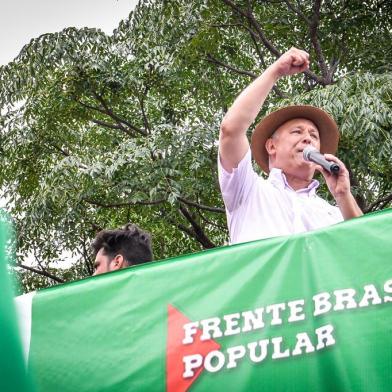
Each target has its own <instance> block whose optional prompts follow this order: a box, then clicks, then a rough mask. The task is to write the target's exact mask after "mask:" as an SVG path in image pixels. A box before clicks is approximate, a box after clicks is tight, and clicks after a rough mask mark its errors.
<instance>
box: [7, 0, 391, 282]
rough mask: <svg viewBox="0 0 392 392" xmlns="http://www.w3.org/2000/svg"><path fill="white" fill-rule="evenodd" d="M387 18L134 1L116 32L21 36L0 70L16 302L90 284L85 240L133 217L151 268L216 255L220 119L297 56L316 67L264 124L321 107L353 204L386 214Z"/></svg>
mask: <svg viewBox="0 0 392 392" xmlns="http://www.w3.org/2000/svg"><path fill="white" fill-rule="evenodd" d="M390 11H391V10H390V3H389V2H388V1H381V0H379V1H376V0H372V1H366V2H365V1H343V0H336V1H326V0H325V1H321V0H313V1H310V0H306V1H301V2H299V1H294V0H282V1H272V0H271V1H268V0H265V1H263V0H209V1H207V0H197V1H184V0H171V1H153V0H141V1H140V2H139V4H138V6H137V7H136V8H135V10H134V11H133V12H131V13H130V15H129V17H128V18H127V19H125V20H123V21H121V22H120V24H119V26H118V28H117V29H116V30H115V31H114V32H113V34H112V35H110V36H107V35H105V34H104V33H102V32H101V31H99V30H96V29H88V28H84V29H75V28H67V29H65V30H63V31H61V32H59V33H55V34H45V35H42V36H40V37H38V38H35V39H33V40H31V42H30V43H29V44H27V45H26V46H25V47H24V48H23V49H22V51H21V53H20V54H19V56H18V57H17V58H16V59H15V60H14V61H13V62H11V63H9V64H8V65H6V66H3V67H1V68H0V108H1V120H0V121H1V122H0V124H1V131H0V132H1V134H0V137H1V139H0V143H1V144H0V148H1V157H0V159H1V167H2V169H1V172H0V188H1V196H2V197H5V198H6V199H7V201H8V206H7V210H8V212H9V213H10V214H11V215H12V217H13V219H14V222H15V225H16V229H17V233H18V252H17V257H16V262H15V263H16V265H17V268H16V271H17V273H18V274H19V275H20V277H21V279H22V282H23V285H24V290H31V289H34V288H38V287H42V286H46V285H49V284H53V283H55V282H61V281H66V280H70V279H75V278H79V277H83V276H86V275H88V274H90V273H91V271H92V260H91V256H90V250H89V243H90V241H91V239H92V238H93V237H94V235H95V233H96V232H97V231H98V230H99V229H102V228H109V227H110V228H111V227H116V226H120V225H123V224H124V223H125V222H127V221H132V222H134V223H137V224H138V225H140V226H141V227H143V228H144V229H146V230H149V231H150V232H151V233H152V235H153V241H154V253H155V257H156V258H157V259H160V258H165V257H169V256H174V255H178V254H181V253H184V252H194V251H198V250H201V249H206V248H210V247H214V246H219V245H223V244H224V243H225V241H227V231H226V223H225V216H224V206H223V203H222V200H221V197H220V193H219V187H218V184H217V169H216V154H217V143H216V140H217V137H218V130H219V123H220V120H221V118H222V116H223V114H224V112H225V111H226V110H227V108H228V106H229V105H230V104H231V102H232V101H233V100H234V98H235V96H236V95H237V94H238V93H239V92H240V91H241V89H242V88H244V87H245V86H246V85H247V84H248V83H249V82H250V81H251V80H252V79H253V78H255V77H256V76H257V75H259V74H260V73H261V72H262V70H263V69H264V68H265V67H266V66H268V65H269V64H270V63H271V62H272V61H274V59H275V58H277V57H279V56H280V54H281V53H283V52H284V51H286V50H287V49H288V48H290V47H291V46H296V47H300V48H303V49H305V50H307V51H308V52H309V53H310V55H311V60H312V61H311V70H309V71H307V72H306V73H305V74H303V75H302V76H300V77H295V78H290V79H286V80H282V81H280V82H279V83H278V85H277V86H276V87H275V88H274V93H273V94H271V95H270V97H269V99H268V101H267V104H266V105H265V108H264V109H263V112H262V113H261V114H260V116H261V115H263V114H265V112H266V111H270V110H272V108H274V107H276V106H280V105H285V104H289V103H299V102H301V103H309V104H314V105H316V106H320V107H323V108H325V109H326V110H327V111H329V112H330V113H331V114H332V115H333V116H334V117H335V118H336V120H337V121H338V123H339V125H340V128H341V132H342V139H341V144H340V150H339V156H340V157H341V158H342V159H343V160H344V161H345V162H346V163H347V164H348V167H349V169H350V174H351V180H352V185H353V189H354V193H355V196H356V198H357V200H358V202H359V204H360V206H361V207H362V208H363V210H364V211H366V212H368V211H373V210H377V209H382V208H385V207H388V206H390V205H391V200H392V166H391V162H392V155H391V154H392V138H391V129H392V69H391V66H390V58H392V39H391V35H392V28H391V26H392V25H391V19H392V13H391V12H390ZM324 192H325V195H324V196H326V195H327V192H326V190H325V189H324ZM64 251H68V252H71V253H72V255H73V259H74V260H75V263H74V265H73V266H72V267H71V268H70V269H60V268H59V267H60V266H61V263H62V259H63V258H64V257H65V256H64ZM27 254H30V255H32V256H33V258H34V260H35V265H33V266H27V265H25V264H24V259H25V256H26V255H27ZM66 257H69V253H68V254H67V256H66Z"/></svg>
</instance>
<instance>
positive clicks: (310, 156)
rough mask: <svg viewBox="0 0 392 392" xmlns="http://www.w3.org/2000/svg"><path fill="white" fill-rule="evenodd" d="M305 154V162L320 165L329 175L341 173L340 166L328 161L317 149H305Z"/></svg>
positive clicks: (311, 147) (308, 147) (309, 147)
mask: <svg viewBox="0 0 392 392" xmlns="http://www.w3.org/2000/svg"><path fill="white" fill-rule="evenodd" d="M303 154H304V159H305V161H309V162H314V163H317V164H318V165H320V166H322V167H323V168H324V169H325V170H327V171H328V172H329V173H332V174H338V173H339V170H340V167H339V165H338V164H337V163H335V162H331V161H327V160H326V159H325V158H324V155H323V154H320V152H319V151H317V149H316V148H314V147H313V146H307V147H305V149H304V152H303Z"/></svg>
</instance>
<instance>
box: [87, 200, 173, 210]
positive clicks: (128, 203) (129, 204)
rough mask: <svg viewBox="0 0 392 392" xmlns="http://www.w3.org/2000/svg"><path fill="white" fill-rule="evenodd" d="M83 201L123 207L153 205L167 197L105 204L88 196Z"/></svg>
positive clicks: (101, 205)
mask: <svg viewBox="0 0 392 392" xmlns="http://www.w3.org/2000/svg"><path fill="white" fill-rule="evenodd" d="M82 200H83V201H85V202H86V203H89V204H92V205H95V206H98V207H103V208H122V207H128V206H139V205H140V206H151V205H157V204H161V203H163V202H165V201H166V199H158V200H146V201H128V202H122V203H111V204H105V203H102V202H100V201H96V200H91V199H87V198H82Z"/></svg>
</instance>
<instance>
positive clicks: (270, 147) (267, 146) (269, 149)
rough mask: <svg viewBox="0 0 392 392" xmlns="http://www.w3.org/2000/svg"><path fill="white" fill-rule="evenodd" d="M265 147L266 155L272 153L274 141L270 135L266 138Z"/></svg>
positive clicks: (274, 148)
mask: <svg viewBox="0 0 392 392" xmlns="http://www.w3.org/2000/svg"><path fill="white" fill-rule="evenodd" d="M265 149H266V150H267V152H268V155H272V154H273V153H274V152H275V150H276V147H275V143H274V140H273V139H272V138H271V137H270V138H268V139H267V140H266V142H265Z"/></svg>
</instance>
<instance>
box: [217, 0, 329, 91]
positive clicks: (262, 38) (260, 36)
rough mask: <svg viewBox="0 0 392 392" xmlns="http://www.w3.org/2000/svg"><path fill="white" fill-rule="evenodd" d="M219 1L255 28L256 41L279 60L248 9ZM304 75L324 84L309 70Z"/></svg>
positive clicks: (274, 49)
mask: <svg viewBox="0 0 392 392" xmlns="http://www.w3.org/2000/svg"><path fill="white" fill-rule="evenodd" d="M221 1H223V2H224V3H225V4H226V5H228V6H229V7H231V8H232V9H233V10H234V11H235V12H237V14H239V15H241V16H243V17H244V18H246V19H247V20H248V21H249V24H250V25H251V26H253V27H254V28H255V30H256V32H257V37H258V39H259V40H260V41H261V42H262V43H263V45H264V46H265V47H266V48H267V49H268V50H269V51H270V53H271V54H273V55H274V56H275V57H276V58H279V57H280V56H281V55H282V53H281V52H280V51H279V50H278V49H277V48H276V47H275V46H274V45H273V44H272V42H271V41H269V40H268V39H267V37H266V36H265V34H264V33H263V31H262V29H261V26H260V24H259V23H258V22H257V20H256V19H255V17H254V15H253V13H252V12H251V10H250V9H249V8H248V10H247V11H244V10H243V9H241V8H240V7H238V6H237V5H236V4H234V3H233V1H232V0H221ZM318 1H320V0H318ZM316 32H317V29H316ZM320 50H321V49H320ZM304 74H306V75H307V76H308V77H309V78H311V79H313V80H314V81H315V82H316V83H319V84H322V85H325V84H326V83H325V80H324V78H320V77H319V76H317V75H316V74H315V73H314V72H312V71H310V70H306V71H304ZM275 91H276V90H275Z"/></svg>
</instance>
